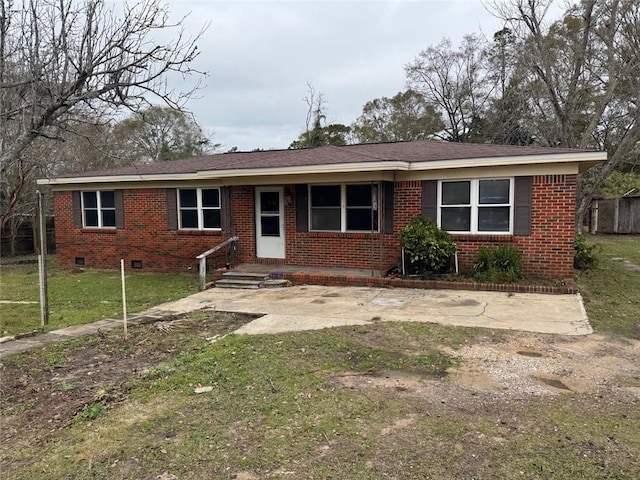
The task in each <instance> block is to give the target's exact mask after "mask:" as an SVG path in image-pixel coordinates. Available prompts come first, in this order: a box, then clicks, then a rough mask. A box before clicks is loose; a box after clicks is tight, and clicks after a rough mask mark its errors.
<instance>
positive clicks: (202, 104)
mask: <svg viewBox="0 0 640 480" xmlns="http://www.w3.org/2000/svg"><path fill="white" fill-rule="evenodd" d="M168 1H169V5H170V10H171V16H172V17H173V18H177V17H178V16H181V15H184V14H187V13H190V15H189V17H188V18H187V20H186V24H187V27H188V29H189V30H190V31H192V32H194V33H195V32H196V31H197V30H199V29H200V27H201V26H202V25H203V24H204V23H205V22H210V26H209V28H208V30H207V32H206V33H205V34H204V36H203V37H202V39H201V40H200V41H199V42H198V49H199V50H200V52H201V53H200V56H199V57H198V59H197V61H196V67H197V68H199V69H201V70H205V71H207V72H208V73H209V76H208V77H207V78H206V79H205V84H206V85H205V87H204V88H203V89H202V90H201V91H200V92H199V98H198V99H195V100H191V101H190V102H189V103H188V104H187V108H188V109H189V110H191V111H192V112H193V113H194V114H195V116H196V120H197V121H198V123H199V124H200V125H201V126H202V127H203V128H204V129H205V130H206V131H208V132H213V140H214V142H215V143H220V144H222V146H221V149H222V150H223V151H226V150H228V149H229V148H231V147H233V146H237V147H238V148H239V149H240V150H251V149H254V148H257V147H259V148H263V149H269V148H287V147H288V146H289V144H290V143H291V142H292V141H293V140H294V139H295V138H296V137H297V136H298V135H299V134H300V133H301V132H302V131H303V129H304V125H305V117H306V113H307V105H306V104H305V102H304V97H305V96H306V95H307V87H306V84H307V82H308V83H311V84H313V86H314V87H315V89H316V91H317V92H321V93H322V94H323V95H324V97H325V100H326V114H327V120H328V122H329V123H343V124H346V125H349V124H351V123H352V122H353V121H354V120H355V119H356V118H357V117H358V116H359V115H360V113H361V112H362V106H363V105H364V104H365V103H366V102H367V101H369V100H372V99H374V98H378V97H382V96H387V97H390V96H393V95H395V94H396V93H397V92H399V91H401V90H403V89H404V88H405V76H404V65H406V64H407V63H409V62H411V61H412V60H413V59H414V58H415V57H416V56H417V55H418V53H419V52H420V51H421V50H423V49H425V48H427V47H428V46H430V45H434V44H437V43H438V42H439V41H440V40H441V39H442V38H443V37H449V38H451V39H452V40H453V42H454V44H457V43H458V42H459V41H460V39H461V38H462V37H463V36H464V35H465V34H468V33H474V32H477V33H482V34H484V35H485V36H486V37H487V38H490V37H491V36H492V35H493V33H494V32H495V31H497V30H499V29H500V28H501V27H502V23H501V22H500V21H499V20H498V19H496V18H495V17H493V16H492V15H491V14H490V13H489V12H488V11H487V10H486V9H485V8H484V6H483V2H482V1H481V0H443V1H439V0H422V1H407V0H396V1H375V2H366V1H355V0H352V1H329V0H324V1H315V2H311V1H252V2H249V1H242V0H233V1H212V0H199V1H198V0H191V1H189V0H187V1H185V0H168Z"/></svg>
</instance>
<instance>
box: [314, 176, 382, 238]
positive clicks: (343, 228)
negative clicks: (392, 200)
mask: <svg viewBox="0 0 640 480" xmlns="http://www.w3.org/2000/svg"><path fill="white" fill-rule="evenodd" d="M351 185H370V186H371V187H372V198H371V200H372V202H371V203H372V205H371V207H349V208H351V209H362V210H364V209H373V210H374V211H375V212H376V215H377V217H378V218H377V222H376V223H377V224H378V228H377V229H376V230H373V232H374V233H379V232H380V183H379V182H373V183H371V182H349V183H314V184H310V185H309V186H308V193H307V196H308V198H309V205H308V218H309V231H310V232H335V233H367V232H369V233H371V232H372V230H347V186H351ZM336 186H339V187H340V230H318V229H314V228H313V226H312V224H311V222H312V208H313V207H312V203H313V197H312V195H311V187H336ZM373 192H375V194H376V195H375V199H374V197H373ZM316 208H321V207H316ZM330 208H337V206H336V207H330Z"/></svg>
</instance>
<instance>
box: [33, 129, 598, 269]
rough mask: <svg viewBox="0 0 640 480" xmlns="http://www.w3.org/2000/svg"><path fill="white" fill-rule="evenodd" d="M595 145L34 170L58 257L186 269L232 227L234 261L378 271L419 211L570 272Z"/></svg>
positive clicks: (463, 259)
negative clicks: (60, 172)
mask: <svg viewBox="0 0 640 480" xmlns="http://www.w3.org/2000/svg"><path fill="white" fill-rule="evenodd" d="M605 159H606V154H605V153H601V152H593V151H584V150H573V149H560V148H546V147H536V146H530V147H519V146H505V145H487V144H468V143H467V144H464V143H447V142H440V141H433V140H425V141H412V142H398V143H379V144H362V145H350V146H344V147H334V146H324V147H318V148H314V149H306V150H273V151H258V152H240V153H225V154H215V155H208V156H202V157H194V158H188V159H185V160H178V161H172V162H163V163H155V164H149V165H141V166H136V167H127V168H121V169H114V170H104V171H97V172H88V173H78V174H68V175H64V176H60V177H54V178H48V179H41V180H38V183H39V184H46V185H50V186H51V187H52V189H53V203H54V214H55V218H56V248H57V261H58V264H59V266H60V267H62V268H73V267H75V266H78V265H82V266H87V267H95V268H118V266H119V262H120V259H121V258H124V259H125V264H126V265H127V268H141V269H142V270H143V271H145V270H146V271H186V270H188V269H193V268H195V267H196V265H197V261H196V256H197V255H199V254H201V253H202V252H204V251H206V250H209V249H211V248H212V247H215V246H216V245H218V244H220V243H221V242H223V241H224V240H225V239H227V238H230V237H232V236H236V237H238V241H237V251H236V258H235V261H236V262H238V263H262V264H272V265H299V266H314V267H328V268H338V267H345V268H359V269H372V270H376V271H381V272H384V271H388V270H389V269H390V268H392V267H394V266H398V265H399V264H400V255H401V249H400V244H399V233H400V230H401V229H402V228H403V227H404V226H405V225H406V224H407V222H408V221H409V220H410V219H411V218H412V217H413V216H415V215H425V216H427V217H430V218H432V219H433V220H435V221H436V222H437V223H438V225H440V226H441V227H442V228H444V229H445V230H448V231H449V232H450V233H451V234H452V235H453V238H454V240H455V241H456V244H457V247H458V252H459V253H458V256H459V264H460V269H461V270H463V271H465V270H467V271H468V270H470V269H472V266H473V258H474V255H475V254H476V252H477V250H478V248H479V247H480V246H482V245H486V244H497V243H507V244H510V245H513V246H515V247H517V248H518V249H520V250H521V252H522V255H523V261H524V269H525V271H526V273H528V274H531V275H535V276H543V277H557V278H565V277H569V276H571V275H572V271H573V239H574V235H575V228H574V212H575V204H576V179H577V175H578V174H579V173H580V172H582V171H584V170H586V169H587V168H589V167H591V166H593V165H595V164H597V163H599V162H601V161H603V160H605Z"/></svg>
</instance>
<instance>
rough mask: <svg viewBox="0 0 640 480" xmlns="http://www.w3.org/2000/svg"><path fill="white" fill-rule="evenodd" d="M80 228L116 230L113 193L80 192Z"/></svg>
mask: <svg viewBox="0 0 640 480" xmlns="http://www.w3.org/2000/svg"><path fill="white" fill-rule="evenodd" d="M82 226H83V227H85V228H87V227H88V228H92V227H95V228H116V201H115V192H113V191H95V192H82Z"/></svg>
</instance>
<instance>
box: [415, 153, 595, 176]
mask: <svg viewBox="0 0 640 480" xmlns="http://www.w3.org/2000/svg"><path fill="white" fill-rule="evenodd" d="M606 159H607V153H606V152H579V153H556V154H548V155H524V156H512V157H489V158H465V159H461V160H434V161H430V162H413V163H412V164H411V166H410V168H409V171H412V172H415V171H421V170H444V169H447V170H449V169H455V168H469V167H497V166H511V165H535V164H545V163H582V162H601V161H605V160H606Z"/></svg>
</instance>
